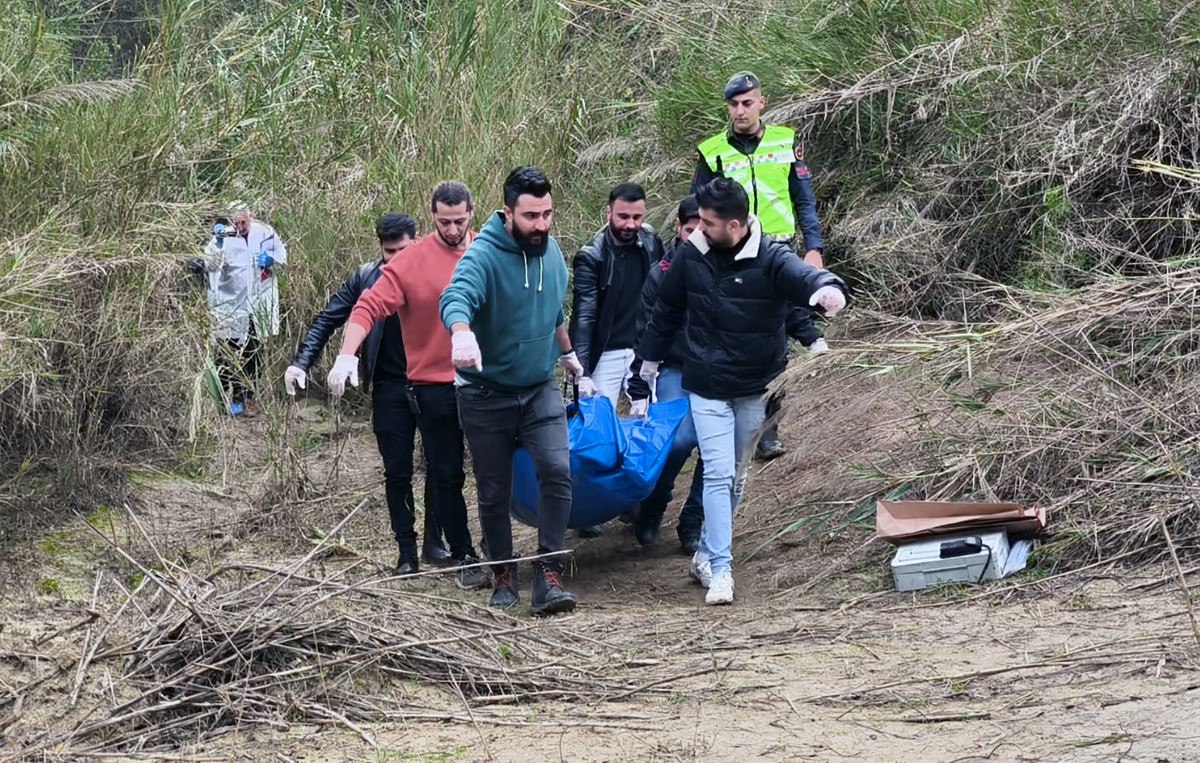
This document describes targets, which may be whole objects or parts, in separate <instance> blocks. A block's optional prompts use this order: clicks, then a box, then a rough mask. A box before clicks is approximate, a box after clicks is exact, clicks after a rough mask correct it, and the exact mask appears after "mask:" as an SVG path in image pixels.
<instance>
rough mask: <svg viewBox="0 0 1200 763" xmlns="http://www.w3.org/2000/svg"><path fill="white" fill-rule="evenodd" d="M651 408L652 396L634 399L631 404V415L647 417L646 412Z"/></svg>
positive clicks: (636, 417)
mask: <svg viewBox="0 0 1200 763" xmlns="http://www.w3.org/2000/svg"><path fill="white" fill-rule="evenodd" d="M649 410H650V398H646V399H644V400H634V401H633V402H632V403H630V404H629V415H630V416H632V417H634V418H635V419H644V418H646V413H648V412H649Z"/></svg>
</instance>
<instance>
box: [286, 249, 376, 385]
mask: <svg viewBox="0 0 1200 763" xmlns="http://www.w3.org/2000/svg"><path fill="white" fill-rule="evenodd" d="M363 271H364V268H361V267H359V268H355V269H354V272H353V273H351V274H350V277H349V278H347V279H346V280H345V282H344V283H342V286H341V288H340V289H338V290H337V292H336V293H335V294H334V295H333V297H331V298H330V300H329V304H327V305H325V309H324V310H322V311H321V312H319V313H317V317H316V318H313V322H312V325H310V326H309V327H308V332H307V333H306V334H305V335H304V339H303V340H302V341H301V342H300V349H298V350H297V351H296V357H295V358H294V359H293V360H292V365H294V366H298V367H300V368H303V369H304V370H305V371H308V369H309V368H311V367H312V365H313V363H315V362H316V361H317V358H318V357H320V355H321V350H323V349H324V348H325V344H326V342H328V341H329V337H331V336H333V332H335V331H337V330H338V329H339V328H341V327H342V326H343V325H345V323H346V321H348V320H349V319H350V313H351V312H353V311H354V304H355V303H356V302H358V298H359V297H360V296H361V295H362V293H363V291H365V290H366V289H365V286H366V278H365V277H364V273H363Z"/></svg>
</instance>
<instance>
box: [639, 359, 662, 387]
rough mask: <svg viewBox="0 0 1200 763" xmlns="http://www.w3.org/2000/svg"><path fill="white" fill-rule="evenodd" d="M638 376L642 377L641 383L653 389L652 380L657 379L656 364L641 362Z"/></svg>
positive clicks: (650, 361) (646, 361)
mask: <svg viewBox="0 0 1200 763" xmlns="http://www.w3.org/2000/svg"><path fill="white" fill-rule="evenodd" d="M638 376H640V377H642V381H644V382H646V384H649V385H650V388H651V389H654V380H655V379H657V378H658V363H657V362H655V361H653V360H643V361H642V370H641V371H639V372H638Z"/></svg>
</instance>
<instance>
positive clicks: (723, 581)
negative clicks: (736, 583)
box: [704, 570, 733, 604]
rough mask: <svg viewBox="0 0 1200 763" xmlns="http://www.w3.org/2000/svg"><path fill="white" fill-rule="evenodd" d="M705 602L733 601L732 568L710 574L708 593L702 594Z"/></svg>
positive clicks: (725, 602) (722, 602)
mask: <svg viewBox="0 0 1200 763" xmlns="http://www.w3.org/2000/svg"><path fill="white" fill-rule="evenodd" d="M704 603H705V604H732V603H733V570H720V571H718V572H714V573H713V575H712V583H711V584H710V585H709V586H708V593H706V594H705V595H704Z"/></svg>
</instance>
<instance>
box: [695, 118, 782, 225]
mask: <svg viewBox="0 0 1200 763" xmlns="http://www.w3.org/2000/svg"><path fill="white" fill-rule="evenodd" d="M795 140H796V131H795V130H793V129H792V128H790V127H783V126H782V125H767V128H766V129H765V130H764V131H763V136H762V140H760V141H759V142H758V148H756V149H755V150H754V153H753V154H751V155H750V156H747V155H746V154H743V153H742V152H741V151H738V150H737V149H736V148H734V147H733V146H732V145H731V144H730V143H729V137H728V135H727V134H726V133H724V132H722V133H719V134H717V135H714V136H712V137H711V138H709V139H708V140H706V141H704V142H703V143H701V144H700V146H699V150H700V155H701V156H703V157H704V161H705V162H706V163H707V164H708V168H709V169H710V170H712V171H713V172H714V173H715V174H718V175H723V176H724V177H727V178H729V179H730V180H736V181H737V182H738V183H740V184H741V186H742V187H743V188H745V189H746V194H747V195H749V197H750V211H751V212H753V213H754V214H755V215H756V216H757V217H758V220H759V222H760V223H761V224H762V231H763V233H765V234H768V235H772V236H791V235H794V234H795V233H796V211H795V209H794V207H793V206H792V197H791V193H790V192H789V191H788V180H789V179H790V177H791V172H792V162H793V161H795V159H796V156H795V153H793V144H794V142H795Z"/></svg>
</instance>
